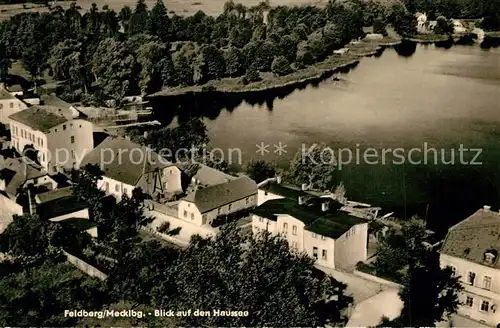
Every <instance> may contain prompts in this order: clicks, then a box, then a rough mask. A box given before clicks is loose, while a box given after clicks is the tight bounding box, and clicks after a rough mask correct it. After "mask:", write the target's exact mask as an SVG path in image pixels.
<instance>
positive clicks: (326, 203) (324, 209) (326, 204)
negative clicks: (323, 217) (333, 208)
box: [321, 202, 329, 212]
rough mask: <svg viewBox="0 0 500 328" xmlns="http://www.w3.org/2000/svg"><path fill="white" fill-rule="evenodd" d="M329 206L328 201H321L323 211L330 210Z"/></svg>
mask: <svg viewBox="0 0 500 328" xmlns="http://www.w3.org/2000/svg"><path fill="white" fill-rule="evenodd" d="M328 207H329V204H328V202H323V203H321V211H323V212H326V211H328Z"/></svg>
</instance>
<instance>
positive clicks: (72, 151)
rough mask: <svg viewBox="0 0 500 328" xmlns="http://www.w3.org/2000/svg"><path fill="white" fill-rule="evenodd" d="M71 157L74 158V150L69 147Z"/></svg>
mask: <svg viewBox="0 0 500 328" xmlns="http://www.w3.org/2000/svg"><path fill="white" fill-rule="evenodd" d="M71 158H73V159H74V158H75V151H74V150H73V149H71Z"/></svg>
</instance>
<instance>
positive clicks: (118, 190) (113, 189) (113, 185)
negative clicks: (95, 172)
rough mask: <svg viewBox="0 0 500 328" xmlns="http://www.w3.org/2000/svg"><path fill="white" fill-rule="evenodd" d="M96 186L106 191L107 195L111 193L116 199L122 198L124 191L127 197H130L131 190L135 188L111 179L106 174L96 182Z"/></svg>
mask: <svg viewBox="0 0 500 328" xmlns="http://www.w3.org/2000/svg"><path fill="white" fill-rule="evenodd" d="M97 188H99V189H101V190H103V191H104V192H106V194H107V195H113V196H114V197H115V198H116V199H118V200H120V199H122V196H123V194H124V193H126V194H127V196H128V197H129V198H132V191H133V190H134V189H135V187H134V186H132V185H129V184H126V183H123V182H120V181H117V180H113V179H111V178H108V177H106V176H103V177H102V179H101V180H99V181H98V182H97Z"/></svg>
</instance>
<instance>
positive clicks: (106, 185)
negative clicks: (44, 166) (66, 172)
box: [71, 151, 128, 195]
mask: <svg viewBox="0 0 500 328" xmlns="http://www.w3.org/2000/svg"><path fill="white" fill-rule="evenodd" d="M71 153H72V154H73V155H74V152H73V151H71ZM104 190H105V191H108V192H109V191H110V189H109V182H107V181H106V182H104ZM121 190H122V186H121V184H119V183H117V184H115V192H121ZM123 194H127V195H128V190H127V188H123Z"/></svg>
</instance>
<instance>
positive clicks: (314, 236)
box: [312, 232, 326, 240]
mask: <svg viewBox="0 0 500 328" xmlns="http://www.w3.org/2000/svg"><path fill="white" fill-rule="evenodd" d="M312 237H313V238H314V239H318V235H317V234H315V233H314V232H313V233H312ZM321 240H326V237H325V236H321Z"/></svg>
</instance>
